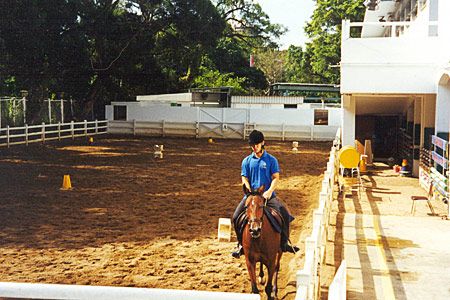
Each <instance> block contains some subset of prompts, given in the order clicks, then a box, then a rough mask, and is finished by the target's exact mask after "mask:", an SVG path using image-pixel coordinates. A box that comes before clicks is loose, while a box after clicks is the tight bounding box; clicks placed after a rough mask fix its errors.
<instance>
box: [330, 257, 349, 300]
mask: <svg viewBox="0 0 450 300" xmlns="http://www.w3.org/2000/svg"><path fill="white" fill-rule="evenodd" d="M346 287H347V262H346V261H345V260H343V261H342V262H341V265H340V266H339V269H338V270H337V272H336V275H335V276H334V279H333V282H332V283H331V284H330V288H329V289H328V300H346V299H347V289H346Z"/></svg>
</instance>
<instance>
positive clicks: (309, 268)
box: [295, 130, 345, 300]
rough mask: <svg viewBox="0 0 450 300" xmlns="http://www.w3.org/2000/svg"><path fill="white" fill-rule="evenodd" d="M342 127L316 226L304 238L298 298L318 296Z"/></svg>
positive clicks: (332, 153) (297, 299)
mask: <svg viewBox="0 0 450 300" xmlns="http://www.w3.org/2000/svg"><path fill="white" fill-rule="evenodd" d="M340 141H341V140H340V130H338V132H337V133H336V137H335V140H334V142H333V147H332V148H331V152H330V158H329V161H328V163H327V170H326V171H325V173H324V179H323V181H322V191H321V192H320V196H319V208H318V209H316V210H314V213H313V229H312V233H311V236H309V237H307V238H306V241H305V264H304V267H303V269H302V270H299V271H298V272H297V294H296V297H295V299H296V300H305V299H306V300H312V299H317V298H318V296H319V288H320V278H319V273H320V272H319V271H320V266H321V265H322V264H323V263H324V260H325V246H326V242H327V228H328V225H329V221H330V218H329V217H330V210H331V202H332V200H333V191H334V186H335V183H336V181H337V178H338V174H339V162H338V158H337V156H338V150H339V147H340V143H341V142H340ZM344 289H345V288H344Z"/></svg>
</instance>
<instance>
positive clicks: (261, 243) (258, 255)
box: [242, 186, 282, 299]
mask: <svg viewBox="0 0 450 300" xmlns="http://www.w3.org/2000/svg"><path fill="white" fill-rule="evenodd" d="M263 191H264V186H261V187H260V188H259V189H258V190H256V191H252V192H249V191H246V193H247V199H246V201H245V207H246V215H247V224H246V225H245V228H244V231H243V233H242V246H243V248H244V254H245V262H246V264H247V270H248V273H249V275H250V280H251V283H252V293H255V294H259V290H258V287H257V284H256V263H257V262H259V263H260V271H259V277H260V283H261V284H264V271H263V265H264V266H266V268H267V271H268V275H267V284H266V287H265V291H266V294H267V297H268V299H273V297H272V289H273V294H274V296H275V298H276V297H277V284H278V283H277V282H278V271H279V269H280V259H281V255H282V251H281V248H280V234H279V233H278V232H276V231H275V230H274V229H273V228H272V226H271V225H270V222H269V220H268V219H267V217H266V216H265V214H264V207H265V206H266V200H265V199H264V198H263V197H262V193H263ZM273 279H275V283H274V285H272V283H273Z"/></svg>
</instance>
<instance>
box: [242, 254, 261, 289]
mask: <svg viewBox="0 0 450 300" xmlns="http://www.w3.org/2000/svg"><path fill="white" fill-rule="evenodd" d="M245 263H246V264H247V270H248V275H249V276H250V281H251V283H252V293H253V294H259V290H258V286H257V285H256V262H253V261H250V259H249V258H248V257H245Z"/></svg>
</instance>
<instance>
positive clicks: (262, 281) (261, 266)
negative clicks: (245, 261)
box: [259, 262, 266, 285]
mask: <svg viewBox="0 0 450 300" xmlns="http://www.w3.org/2000/svg"><path fill="white" fill-rule="evenodd" d="M259 283H260V284H261V285H264V284H266V281H265V279H264V264H263V263H262V262H260V263H259Z"/></svg>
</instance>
